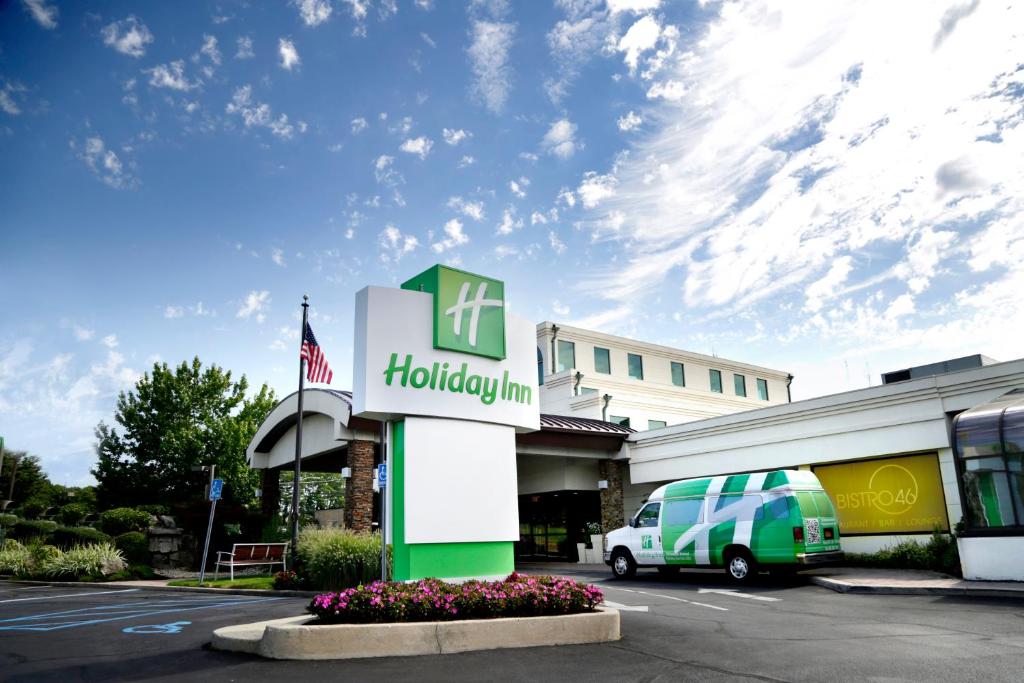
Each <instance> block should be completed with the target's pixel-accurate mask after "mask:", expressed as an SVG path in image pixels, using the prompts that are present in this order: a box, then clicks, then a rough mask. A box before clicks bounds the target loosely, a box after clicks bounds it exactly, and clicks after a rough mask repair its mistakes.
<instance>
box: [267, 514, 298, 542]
mask: <svg viewBox="0 0 1024 683" xmlns="http://www.w3.org/2000/svg"><path fill="white" fill-rule="evenodd" d="M289 540H291V535H290V532H289V530H288V521H287V520H286V519H285V518H284V517H283V516H281V515H274V516H273V517H271V518H270V519H268V520H267V522H266V523H265V524H264V525H263V530H262V531H261V532H260V542H261V543H285V542H287V541H289Z"/></svg>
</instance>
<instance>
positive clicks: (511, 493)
mask: <svg viewBox="0 0 1024 683" xmlns="http://www.w3.org/2000/svg"><path fill="white" fill-rule="evenodd" d="M354 351H355V353H354V354H353V356H354V367H353V380H354V381H353V392H352V394H353V395H352V415H354V416H359V417H366V418H370V419H375V420H381V421H384V422H387V423H388V425H387V430H386V431H387V435H388V436H387V440H388V442H389V443H388V446H387V449H386V451H387V453H388V454H389V455H388V456H387V457H388V472H389V475H390V476H391V477H392V481H391V482H389V483H390V485H389V486H388V487H387V488H386V489H385V490H384V496H385V497H386V498H387V499H388V500H387V501H386V505H385V507H386V513H385V518H386V519H387V520H389V521H388V522H387V523H386V524H385V526H386V530H385V533H386V536H387V539H388V542H389V543H390V544H391V545H392V548H393V553H394V554H393V561H394V578H395V579H397V580H400V581H404V580H409V579H417V578H424V577H428V576H435V577H439V578H449V579H458V578H497V577H503V576H506V575H508V573H509V572H511V571H512V569H513V561H512V560H513V558H512V554H513V553H512V544H513V542H514V541H515V540H517V539H518V538H519V514H518V498H517V488H516V487H517V479H516V452H515V433H516V432H517V431H523V432H526V431H534V430H537V429H539V428H540V411H539V409H538V403H539V401H538V394H537V373H536V365H535V364H536V357H537V356H536V332H535V330H534V326H533V323H532V322H530V321H529V320H526V319H523V318H520V317H518V316H515V315H510V314H509V313H508V311H507V310H506V305H505V286H504V284H503V283H502V282H501V281H499V280H495V279H493V278H488V277H484V276H481V275H475V274H473V273H467V272H464V271H461V270H457V269H455V268H447V267H445V266H440V265H438V266H434V267H433V268H430V269H428V270H426V271H424V272H423V273H420V274H419V275H417V276H416V277H414V278H412V279H410V280H408V281H407V282H405V283H404V284H403V285H402V288H401V289H393V288H388V287H365V288H364V289H362V290H361V291H359V292H358V293H357V294H356V320H355V344H354ZM439 492H443V495H438V493H439ZM466 510H487V514H485V515H467V514H465V512H466Z"/></svg>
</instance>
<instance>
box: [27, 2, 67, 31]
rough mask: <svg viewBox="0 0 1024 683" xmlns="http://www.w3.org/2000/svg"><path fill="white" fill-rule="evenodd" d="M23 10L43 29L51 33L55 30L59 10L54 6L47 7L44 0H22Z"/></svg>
mask: <svg viewBox="0 0 1024 683" xmlns="http://www.w3.org/2000/svg"><path fill="white" fill-rule="evenodd" d="M22 1H23V2H24V3H25V9H26V10H28V13H29V14H30V15H31V16H32V18H33V19H35V21H36V23H37V24H39V25H40V26H42V27H43V28H45V29H47V30H50V31H52V30H53V29H55V28H57V16H58V15H59V14H60V10H59V9H57V7H56V6H55V5H47V4H46V0H22Z"/></svg>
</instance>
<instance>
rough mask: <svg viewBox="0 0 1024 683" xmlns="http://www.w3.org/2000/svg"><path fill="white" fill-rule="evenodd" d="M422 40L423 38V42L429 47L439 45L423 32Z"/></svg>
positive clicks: (421, 34)
mask: <svg viewBox="0 0 1024 683" xmlns="http://www.w3.org/2000/svg"><path fill="white" fill-rule="evenodd" d="M420 38H422V39H423V42H424V43H426V44H427V45H429V46H430V47H437V43H435V42H434V39H433V38H431V37H430V36H429V35H428V34H427V33H424V32H421V33H420Z"/></svg>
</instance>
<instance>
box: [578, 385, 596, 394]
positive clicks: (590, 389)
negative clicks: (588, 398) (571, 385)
mask: <svg viewBox="0 0 1024 683" xmlns="http://www.w3.org/2000/svg"><path fill="white" fill-rule="evenodd" d="M596 393H597V389H595V388H593V387H580V396H583V395H584V394H596Z"/></svg>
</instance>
